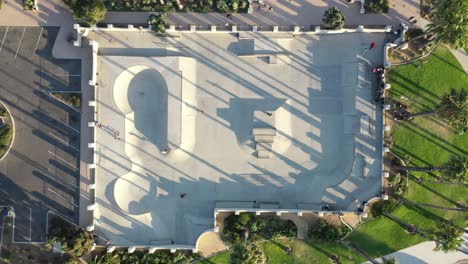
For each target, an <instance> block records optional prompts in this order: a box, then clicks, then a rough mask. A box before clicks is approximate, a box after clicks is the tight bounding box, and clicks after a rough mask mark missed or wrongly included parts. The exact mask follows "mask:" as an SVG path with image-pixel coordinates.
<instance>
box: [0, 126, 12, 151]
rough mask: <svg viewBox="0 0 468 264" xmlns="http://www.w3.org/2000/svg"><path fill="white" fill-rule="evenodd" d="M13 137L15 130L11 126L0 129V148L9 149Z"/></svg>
mask: <svg viewBox="0 0 468 264" xmlns="http://www.w3.org/2000/svg"><path fill="white" fill-rule="evenodd" d="M12 137H13V129H11V127H10V126H9V125H5V126H4V127H2V128H0V147H2V148H7V147H8V145H9V144H10V141H11V138H12Z"/></svg>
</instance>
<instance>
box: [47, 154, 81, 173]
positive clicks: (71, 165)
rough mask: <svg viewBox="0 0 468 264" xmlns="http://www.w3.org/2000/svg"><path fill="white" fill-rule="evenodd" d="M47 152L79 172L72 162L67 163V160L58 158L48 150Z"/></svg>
mask: <svg viewBox="0 0 468 264" xmlns="http://www.w3.org/2000/svg"><path fill="white" fill-rule="evenodd" d="M47 152H49V154H51V155H53V156H55V157H56V158H58V159H59V160H61V161H63V162H65V163H66V164H67V165H68V166H70V167H71V168H73V169H75V170H78V168H77V167H76V166H75V165H73V164H71V163H70V162H68V161H66V160H65V159H63V158H61V157H60V156H58V155H57V154H55V153H53V152H52V151H50V150H48V151H47Z"/></svg>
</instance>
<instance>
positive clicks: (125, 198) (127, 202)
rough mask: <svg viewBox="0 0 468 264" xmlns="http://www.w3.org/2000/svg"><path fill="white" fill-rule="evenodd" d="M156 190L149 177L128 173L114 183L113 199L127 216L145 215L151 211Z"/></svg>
mask: <svg viewBox="0 0 468 264" xmlns="http://www.w3.org/2000/svg"><path fill="white" fill-rule="evenodd" d="M156 188H157V186H156V183H155V182H152V181H151V180H150V178H149V177H143V176H142V175H139V174H138V173H135V172H133V171H130V172H129V173H127V174H125V175H123V176H122V177H120V178H118V179H117V181H116V182H115V185H114V199H115V202H116V203H117V205H118V206H119V208H120V209H121V210H122V211H124V212H125V213H127V214H130V215H141V214H146V213H149V212H150V211H151V205H152V204H154V202H155V199H156V195H155V194H156ZM152 193H153V194H154V195H151V194H152Z"/></svg>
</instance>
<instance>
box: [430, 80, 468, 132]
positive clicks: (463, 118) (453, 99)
mask: <svg viewBox="0 0 468 264" xmlns="http://www.w3.org/2000/svg"><path fill="white" fill-rule="evenodd" d="M437 112H438V115H439V116H440V117H442V118H444V119H445V120H447V121H448V122H449V125H450V126H451V127H453V128H454V129H455V130H457V131H459V132H460V133H464V132H466V131H467V130H468V96H467V91H466V89H465V88H463V89H461V90H456V89H453V88H452V89H451V90H450V92H449V93H446V94H445V95H444V96H443V97H442V100H441V103H440V104H439V109H438V111H437Z"/></svg>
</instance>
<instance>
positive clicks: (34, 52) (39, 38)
mask: <svg viewBox="0 0 468 264" xmlns="http://www.w3.org/2000/svg"><path fill="white" fill-rule="evenodd" d="M43 29H44V28H43V27H41V32H39V37H37V41H36V46H35V47H34V51H33V54H32V55H36V50H37V46H39V41H40V40H41V36H42V30H43Z"/></svg>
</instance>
